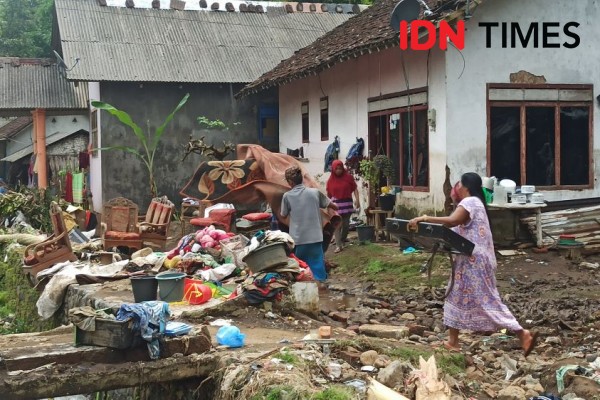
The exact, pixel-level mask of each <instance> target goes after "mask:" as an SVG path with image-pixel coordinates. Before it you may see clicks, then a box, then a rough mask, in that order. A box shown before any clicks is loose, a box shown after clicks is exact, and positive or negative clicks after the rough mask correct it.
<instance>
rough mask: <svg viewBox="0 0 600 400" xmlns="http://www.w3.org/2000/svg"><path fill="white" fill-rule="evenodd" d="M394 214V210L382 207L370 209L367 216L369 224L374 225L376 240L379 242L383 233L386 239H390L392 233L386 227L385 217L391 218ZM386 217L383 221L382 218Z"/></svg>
mask: <svg viewBox="0 0 600 400" xmlns="http://www.w3.org/2000/svg"><path fill="white" fill-rule="evenodd" d="M393 215H394V210H391V211H388V210H382V209H380V208H375V209H372V210H368V212H367V218H368V219H369V221H368V224H369V225H373V228H374V230H375V241H376V242H378V241H379V239H380V235H383V237H384V240H390V235H389V234H388V232H387V231H386V227H385V219H386V218H391V217H393ZM382 216H383V218H384V220H383V222H382V221H381V218H382Z"/></svg>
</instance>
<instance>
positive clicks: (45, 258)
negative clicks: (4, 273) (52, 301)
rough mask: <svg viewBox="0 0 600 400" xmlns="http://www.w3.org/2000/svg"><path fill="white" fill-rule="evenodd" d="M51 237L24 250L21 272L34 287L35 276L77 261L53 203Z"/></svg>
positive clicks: (63, 224) (61, 218)
mask: <svg viewBox="0 0 600 400" xmlns="http://www.w3.org/2000/svg"><path fill="white" fill-rule="evenodd" d="M50 219H51V220H52V230H53V233H52V235H51V236H50V237H49V238H47V239H46V240H44V241H43V242H41V243H37V244H31V245H29V246H27V247H26V248H25V254H24V261H23V264H24V265H23V272H24V273H25V274H28V278H29V281H30V282H31V284H32V285H34V286H36V285H37V283H38V280H37V278H36V277H37V274H38V273H39V272H40V271H43V270H45V269H46V268H49V267H51V266H53V265H54V264H58V263H61V262H65V261H77V256H76V255H75V254H74V253H73V250H72V248H71V241H70V240H69V232H67V229H66V228H65V221H64V220H63V214H62V210H61V209H60V207H59V206H58V204H56V203H55V202H52V203H51V204H50Z"/></svg>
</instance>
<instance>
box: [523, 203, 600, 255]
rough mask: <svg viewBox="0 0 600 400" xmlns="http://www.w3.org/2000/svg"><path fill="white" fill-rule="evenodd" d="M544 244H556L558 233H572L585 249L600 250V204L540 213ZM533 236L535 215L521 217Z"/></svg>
mask: <svg viewBox="0 0 600 400" xmlns="http://www.w3.org/2000/svg"><path fill="white" fill-rule="evenodd" d="M541 221H542V233H543V234H542V236H543V238H542V239H543V244H544V246H554V245H556V244H557V242H558V240H559V236H560V235H573V236H574V237H575V239H576V240H577V241H579V242H583V243H585V251H587V252H590V251H600V205H598V206H592V207H580V208H571V209H568V210H559V211H552V212H545V213H542V215H541ZM521 222H523V223H524V224H526V225H527V227H528V229H529V231H530V232H531V233H532V235H533V236H534V238H536V239H537V237H536V229H535V216H531V217H525V218H521Z"/></svg>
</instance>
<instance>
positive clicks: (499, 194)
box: [494, 185, 506, 206]
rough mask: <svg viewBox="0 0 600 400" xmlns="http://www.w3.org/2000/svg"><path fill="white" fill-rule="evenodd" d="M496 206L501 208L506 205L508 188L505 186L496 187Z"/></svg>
mask: <svg viewBox="0 0 600 400" xmlns="http://www.w3.org/2000/svg"><path fill="white" fill-rule="evenodd" d="M494 204H497V205H499V206H502V205H504V204H506V188H505V187H504V186H501V185H496V186H494Z"/></svg>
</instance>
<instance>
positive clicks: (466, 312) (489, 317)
mask: <svg viewBox="0 0 600 400" xmlns="http://www.w3.org/2000/svg"><path fill="white" fill-rule="evenodd" d="M481 183H482V182H481V177H480V176H479V175H477V174H476V173H474V172H468V173H466V174H464V175H463V176H462V177H461V179H460V182H459V184H458V186H457V187H456V194H457V199H456V200H458V201H459V202H458V205H457V207H456V209H455V210H454V212H453V213H452V214H451V215H450V216H448V217H428V216H426V215H423V216H420V217H417V218H414V219H412V220H411V221H410V222H409V224H410V225H411V226H416V225H417V223H419V222H432V223H436V224H443V225H446V226H448V227H452V230H453V231H455V232H457V233H458V234H460V235H461V236H463V237H464V238H466V239H468V240H470V241H471V242H473V243H474V244H475V248H474V249H473V254H472V255H471V256H467V255H464V254H460V255H455V256H454V264H455V268H454V286H453V288H452V291H451V292H450V293H449V294H448V297H446V302H445V303H444V324H445V325H446V326H448V341H447V342H445V343H444V345H445V347H446V348H448V349H449V350H458V351H460V345H459V343H458V334H459V331H460V330H469V331H474V332H493V331H496V330H497V329H499V328H507V329H509V330H511V331H513V332H515V334H516V335H517V337H518V338H519V340H520V341H521V347H522V348H523V351H524V352H525V356H527V355H529V353H530V352H531V350H533V348H534V347H535V344H536V340H537V333H534V332H530V331H529V330H527V329H523V327H521V325H520V324H519V323H518V322H517V320H516V319H515V317H514V316H513V315H512V313H511V312H510V311H509V310H508V307H506V305H504V303H502V299H501V298H500V294H499V293H498V289H497V288H496V256H495V253H494V242H493V239H492V232H491V229H490V224H489V220H488V216H487V209H486V206H485V200H484V197H483V196H484V195H483V189H482V186H481Z"/></svg>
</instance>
